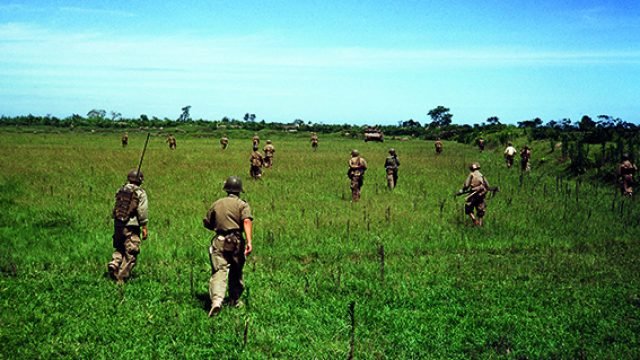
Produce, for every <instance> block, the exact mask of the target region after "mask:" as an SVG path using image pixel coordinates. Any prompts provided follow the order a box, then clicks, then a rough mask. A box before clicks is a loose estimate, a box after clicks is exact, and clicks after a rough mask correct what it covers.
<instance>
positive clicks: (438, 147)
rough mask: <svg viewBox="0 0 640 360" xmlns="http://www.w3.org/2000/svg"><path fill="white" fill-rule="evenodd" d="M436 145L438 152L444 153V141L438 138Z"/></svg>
mask: <svg viewBox="0 0 640 360" xmlns="http://www.w3.org/2000/svg"><path fill="white" fill-rule="evenodd" d="M434 145H435V146H436V154H441V153H442V147H443V146H442V141H440V140H436V142H435V143H434Z"/></svg>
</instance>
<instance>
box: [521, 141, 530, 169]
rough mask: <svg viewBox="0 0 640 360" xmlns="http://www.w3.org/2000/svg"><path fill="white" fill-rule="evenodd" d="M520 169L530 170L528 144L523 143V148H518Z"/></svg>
mask: <svg viewBox="0 0 640 360" xmlns="http://www.w3.org/2000/svg"><path fill="white" fill-rule="evenodd" d="M520 170H522V171H530V170H531V149H530V148H529V146H528V145H525V146H524V148H522V150H520Z"/></svg>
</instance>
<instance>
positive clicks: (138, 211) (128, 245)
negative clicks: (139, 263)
mask: <svg viewBox="0 0 640 360" xmlns="http://www.w3.org/2000/svg"><path fill="white" fill-rule="evenodd" d="M143 181H144V175H143V174H142V172H141V171H139V170H136V169H133V170H131V171H129V174H127V183H126V184H125V185H123V186H122V187H121V188H120V189H118V191H117V192H116V202H115V206H114V207H113V225H114V226H113V229H114V231H113V247H114V252H113V254H112V255H111V262H110V263H109V264H108V265H107V269H108V271H109V275H110V276H111V277H112V278H113V279H115V280H118V281H119V282H122V281H124V280H126V279H128V278H129V276H130V275H131V271H132V270H133V268H134V266H135V265H136V257H137V256H138V254H139V253H140V243H141V240H140V238H141V237H142V240H146V239H147V237H148V236H149V231H148V229H147V223H148V222H149V217H148V209H149V203H148V201H147V193H146V192H145V191H144V189H142V187H141V185H142V182H143Z"/></svg>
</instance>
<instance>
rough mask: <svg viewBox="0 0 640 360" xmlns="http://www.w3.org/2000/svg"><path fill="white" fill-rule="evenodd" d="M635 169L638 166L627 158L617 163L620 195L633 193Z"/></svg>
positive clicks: (636, 169)
mask: <svg viewBox="0 0 640 360" xmlns="http://www.w3.org/2000/svg"><path fill="white" fill-rule="evenodd" d="M636 171H638V168H637V167H636V165H635V164H633V163H632V162H631V161H629V160H624V161H623V162H622V163H620V165H618V179H619V181H620V192H621V193H622V195H625V196H632V195H633V175H634V174H635V172H636Z"/></svg>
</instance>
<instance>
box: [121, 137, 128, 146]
mask: <svg viewBox="0 0 640 360" xmlns="http://www.w3.org/2000/svg"><path fill="white" fill-rule="evenodd" d="M127 145H129V135H128V134H124V135H122V147H127Z"/></svg>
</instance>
